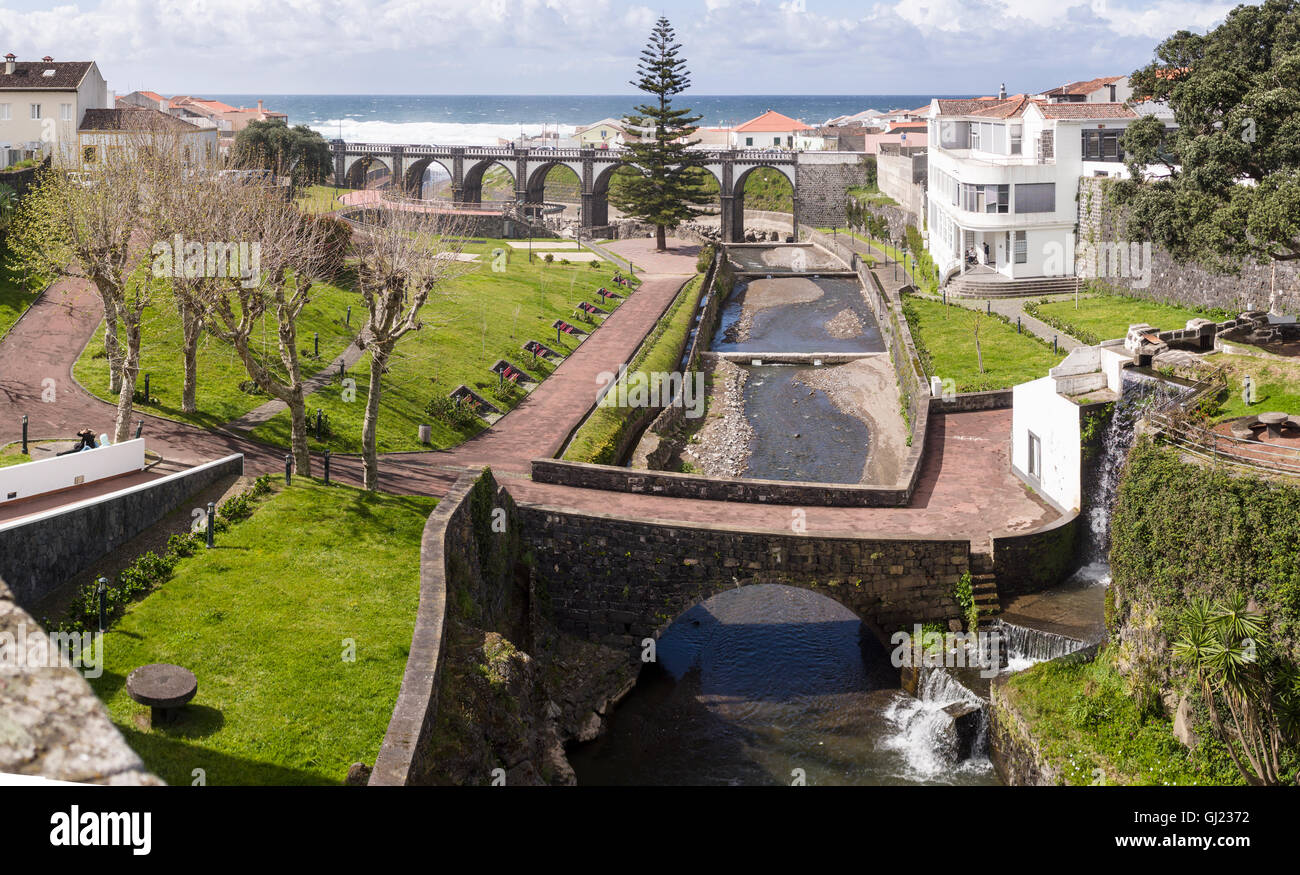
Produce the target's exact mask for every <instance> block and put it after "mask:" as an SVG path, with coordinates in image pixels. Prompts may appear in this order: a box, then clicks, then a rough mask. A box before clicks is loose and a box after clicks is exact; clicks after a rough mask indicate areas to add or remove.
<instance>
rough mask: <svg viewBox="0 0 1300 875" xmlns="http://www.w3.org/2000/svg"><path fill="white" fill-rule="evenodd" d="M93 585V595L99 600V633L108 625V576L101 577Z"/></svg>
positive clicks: (102, 632)
mask: <svg viewBox="0 0 1300 875" xmlns="http://www.w3.org/2000/svg"><path fill="white" fill-rule="evenodd" d="M96 583H97V584H98V585H97V586H96V587H95V595H96V596H97V598H98V601H99V634H101V635H103V634H104V629H105V628H107V626H108V578H107V577H101V578H100V579H99V580H98V581H96Z"/></svg>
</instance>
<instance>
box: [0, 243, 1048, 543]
mask: <svg viewBox="0 0 1300 875" xmlns="http://www.w3.org/2000/svg"><path fill="white" fill-rule="evenodd" d="M669 245H670V247H671V248H670V250H669V251H668V252H666V253H656V252H655V251H654V248H653V246H654V242H653V240H651V239H635V240H625V241H620V242H617V243H612V244H608V248H610V249H611V250H613V251H614V252H616V253H618V254H619V255H621V256H623V257H626V258H629V259H631V260H632V261H634V262H636V264H637V265H638V266H640V267H641V268H642V269H643V271H644V272H643V273H642V279H643V282H642V285H641V286H640V288H638V289H637V291H636V292H635V293H634V294H632V295H630V296H629V297H628V298H627V299H626V300H625V301H624V302H623V304H622V305H621V306H619V307H618V308H617V309H616V310H615V311H614V312H613V313H612V314H611V315H610V316H609V317H608V318H607V319H606V320H605V322H604V323H603V324H602V326H601V327H600V328H599V329H598V330H597V331H595V332H594V333H593V334H592V335H591V336H590V337H588V338H587V340H585V341H584V342H583V343H582V344H581V345H580V346H579V347H578V348H577V350H575V351H574V352H573V353H572V354H571V355H570V356H569V357H568V358H567V359H566V360H565V361H564V362H563V363H562V364H561V365H560V366H559V367H558V368H557V369H556V370H555V372H554V373H553V374H552V375H551V376H550V377H549V378H547V379H546V380H544V381H542V383H541V385H540V386H538V387H537V389H535V390H534V391H533V392H532V393H530V394H529V395H528V397H527V398H525V399H524V400H523V401H522V402H521V403H520V404H519V405H518V406H516V407H515V408H514V409H513V410H511V411H510V412H509V413H507V414H506V415H505V416H504V417H502V418H501V419H500V420H499V421H498V422H497V423H496V424H495V425H494V426H493V427H492V428H490V429H488V430H487V431H485V432H483V433H482V434H480V435H478V436H477V437H475V438H472V439H471V440H469V441H466V442H465V443H464V444H461V445H460V446H459V447H456V448H455V449H452V450H447V451H430V452H416V453H391V454H386V455H383V456H382V457H381V458H380V487H381V488H382V489H384V490H387V491H391V492H397V493H417V494H429V495H436V496H441V495H444V494H446V492H447V490H448V489H449V488H450V487H451V485H452V483H454V482H455V479H456V477H457V475H458V474H459V473H460V472H462V471H464V470H466V469H470V468H478V467H481V466H483V465H489V466H491V467H492V469H493V471H494V472H495V473H496V474H497V475H498V476H499V477H501V478H502V480H503V482H504V484H505V485H506V486H508V488H509V489H510V492H511V494H512V495H513V496H514V497H515V499H516V501H518V502H520V503H522V504H530V505H538V506H545V507H555V508H566V509H570V510H574V511H578V512H581V513H587V514H592V515H603V514H608V513H609V511H610V510H611V509H617V511H618V513H617V516H618V517H624V518H628V517H630V518H637V519H651V520H664V521H675V522H691V523H702V524H720V525H726V526H728V527H742V528H748V529H753V530H769V531H787V532H788V531H790V530H791V521H792V519H793V518H794V514H793V511H794V510H795V508H793V507H785V506H772V505H760V504H739V503H727V502H716V501H702V500H696V499H678V498H664V497H662V496H650V495H633V494H626V493H617V494H612V493H609V492H605V491H602V490H591V489H577V488H572V487H566V486H557V485H550V484H542V483H534V482H532V481H531V480H530V479H528V473H529V468H530V462H531V460H532V459H534V458H539V457H544V456H548V455H551V454H553V453H554V452H556V451H557V450H558V448H559V445H560V443H561V442H562V441H563V440H565V438H566V437H567V436H568V435H569V434H570V432H571V431H572V430H573V429H574V428H575V427H576V426H577V425H578V423H579V422H580V421H581V420H582V418H583V416H585V415H586V413H587V411H588V409H589V408H590V407H591V405H592V404H593V403H594V401H595V397H596V391H597V389H598V388H599V384H598V383H597V379H596V378H597V375H599V374H600V373H602V372H607V371H614V370H616V369H617V368H618V366H619V365H620V364H621V363H624V362H627V361H628V360H629V359H630V358H631V356H632V354H633V353H634V352H635V350H636V348H637V346H638V345H639V344H640V343H641V340H642V338H643V337H644V336H645V335H646V333H647V332H649V331H650V329H651V328H652V327H653V325H654V324H655V322H656V321H657V320H658V318H659V316H660V315H661V314H662V313H663V311H664V309H665V308H666V307H667V306H668V304H669V303H671V301H672V300H673V298H674V297H675V295H676V293H677V291H678V289H679V288H680V287H681V285H682V283H683V282H684V281H685V280H686V279H687V278H689V277H690V276H693V275H694V273H695V258H696V256H697V254H698V252H699V249H698V247H696V246H692V245H689V244H685V243H683V242H682V241H679V240H670V242H669ZM102 315H103V314H102V309H101V308H100V306H99V302H98V298H97V297H96V295H95V293H94V291H93V290H92V289H91V288H90V287H89V286H88V285H87V284H85V283H80V282H75V281H70V280H61V281H59V282H57V283H55V284H54V286H52V287H51V288H50V289H49V290H48V291H47V292H46V293H45V294H44V295H43V296H41V298H39V299H38V300H37V301H36V302H35V303H34V304H33V305H32V307H31V308H30V309H29V310H28V311H27V313H26V314H24V316H23V317H22V319H20V320H19V322H18V323H17V324H15V325H14V326H13V328H12V329H11V330H10V332H9V334H8V335H7V336H6V337H5V338H4V340H3V342H0V445H3V444H6V443H9V442H10V441H14V440H18V439H19V438H20V437H21V435H22V428H21V421H22V416H23V414H27V415H28V417H29V421H30V426H29V436H30V438H31V439H32V440H37V439H41V438H50V437H66V436H68V435H71V434H73V433H74V432H75V431H76V430H77V429H78V428H81V427H83V426H89V427H91V428H93V429H94V430H95V431H105V430H106V428H105V427H104V425H103V424H104V423H106V422H108V421H110V420H111V418H112V416H113V405H110V404H108V403H106V402H104V401H101V400H99V399H98V398H95V397H94V396H92V395H90V394H88V393H87V392H85V391H84V390H83V389H81V388H80V387H79V386H78V385H77V384H76V382H75V381H74V380H73V379H72V366H73V364H74V363H75V362H76V360H77V358H78V356H79V355H80V353H81V351H82V349H83V348H84V347H85V345H86V343H87V342H88V340H89V339H90V338H91V337H92V336H93V335H94V333H95V330H96V328H97V327H98V325H99V322H100V320H101V318H102ZM45 380H53V386H54V389H55V392H56V400H55V401H53V402H52V403H43V402H42V400H41V398H42V392H43V390H44V389H45V388H46V387H47V386H48V385H49V384H43V381H45ZM201 391H202V385H201V384H200V392H201ZM140 418H143V419H144V420H145V427H144V437H145V439H146V441H147V444H146V445H147V446H148V448H149V449H150V450H151V451H152V452H155V453H158V454H159V455H161V456H162V457H163V458H164V459H165V460H166V461H165V462H164V464H163V465H160V466H158V467H157V468H155V469H154V470H155V471H156V472H157V473H158V474H162V473H170V472H171V471H175V470H180V469H181V468H184V467H189V466H190V465H194V464H198V463H200V462H205V461H209V460H212V459H215V458H220V457H222V456H225V455H229V454H231V453H243V454H244V457H245V470H246V471H248V472H249V473H264V472H278V471H283V470H284V455H285V450H284V449H283V448H280V447H272V446H268V445H266V444H262V443H258V442H256V441H253V440H249V439H247V438H242V437H239V436H237V435H235V434H233V433H225V432H212V431H207V430H204V429H201V428H198V427H196V426H190V425H185V424H182V423H178V422H174V421H172V420H167V419H162V418H159V417H155V416H150V415H148V414H144V415H142V416H140ZM1010 420H1011V413H1010V411H1008V410H995V411H986V412H980V413H963V414H952V415H947V416H945V415H938V414H936V415H932V416H931V418H930V426H929V434H928V439H927V440H928V444H929V446H928V448H927V453H926V456H925V461H924V463H923V467H922V471H921V479H920V483H919V485H918V487H917V490H916V494H915V496H914V497H913V499H912V503H911V505H910V506H909V507H906V508H820V507H815V508H805V509H804V510H805V512H806V522H807V530H808V531H809V532H816V533H819V534H827V533H843V534H850V535H855V536H859V537H862V536H880V537H891V536H895V537H898V536H933V535H937V536H946V537H954V538H970V539H972V540H975V541H981V542H982V541H985V540H986V539H987V538H988V537H990V536H991V535H994V534H1003V533H1008V532H1025V531H1029V530H1032V529H1034V528H1037V527H1038V526H1040V525H1042V524H1043V523H1046V522H1048V521H1049V520H1051V519H1054V518H1055V517H1056V516H1057V514H1056V512H1055V511H1054V510H1053V509H1052V508H1051V507H1050V506H1048V505H1047V504H1046V503H1044V502H1043V501H1042V500H1041V499H1038V498H1037V497H1036V496H1034V495H1032V493H1030V492H1029V491H1028V490H1026V489H1025V487H1024V486H1023V485H1022V484H1021V483H1020V481H1019V480H1017V479H1016V478H1015V476H1014V475H1013V474H1012V473H1011V466H1010V459H1009V452H1010V433H1011V421H1010ZM97 424H98V425H97ZM313 466H314V471H313V473H315V474H317V475H319V473H320V461H319V457H314V458H313ZM330 470H331V478H332V479H337V480H338V481H340V482H343V483H349V484H354V485H355V484H359V483H360V480H361V461H360V459H359V458H358V457H356V456H335V457H334V458H333V459H332V461H331V466H330ZM611 516H612V514H611Z"/></svg>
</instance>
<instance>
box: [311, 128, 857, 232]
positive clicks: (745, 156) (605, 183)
mask: <svg viewBox="0 0 1300 875" xmlns="http://www.w3.org/2000/svg"><path fill="white" fill-rule="evenodd" d="M331 146H332V149H333V153H334V184H335V185H338V186H340V187H346V188H360V187H363V186H364V185H365V182H366V179H367V177H368V176H369V175H371V174H373V173H374V171H376V170H377V169H379V168H381V167H382V168H383V169H385V170H387V171H388V173H389V174H390V175H391V178H392V180H393V183H394V184H395V185H396V186H397V187H398V188H399V189H400V190H401V191H402V192H403V193H404V194H407V195H411V196H413V197H420V196H422V194H423V187H424V174H425V171H426V170H427V169H428V168H429V165H430V164H433V163H437V164H439V165H441V166H442V167H443V169H444V170H445V171H446V172H447V174H448V175H449V176H450V177H451V194H452V200H453V201H455V202H457V203H466V204H477V203H482V198H483V174H484V173H485V172H486V171H487V170H488V169H489V168H490V167H492V166H493V165H500V166H502V167H504V168H505V169H506V170H507V171H508V172H509V173H510V175H511V176H512V177H513V178H514V184H515V202H517V203H528V204H540V203H542V202H543V200H544V189H545V184H546V177H547V175H548V174H549V173H550V172H551V170H553V169H554V168H556V167H558V166H564V167H568V168H569V169H570V170H572V171H573V172H574V174H575V175H576V176H577V177H578V180H579V181H580V182H581V186H582V210H581V214H580V215H581V223H582V227H583V228H599V227H603V226H605V225H608V224H609V183H610V179H611V178H612V177H613V175H614V171H615V170H617V169H618V168H619V167H622V166H625V165H626V164H627V163H628V157H629V153H628V152H627V151H626V150H622V149H585V148H584V149H555V148H535V149H527V148H517V147H514V146H424V145H395V144H389V143H349V142H345V141H343V140H334V141H332V143H331ZM702 157H703V159H704V162H703V163H704V168H705V169H706V170H707V171H708V172H709V173H711V174H712V175H713V177H714V179H716V180H717V183H718V192H719V201H720V204H719V205H720V208H721V221H722V239H723V240H725V241H729V242H739V241H740V240H741V239H743V237H744V233H745V218H744V217H745V194H744V192H745V180H746V179H747V178H748V176H749V174H750V173H752V172H753V171H754V170H756V169H758V168H759V167H771V168H773V169H775V170H777V171H779V172H780V173H781V174H782V175H783V176H784V177H785V178H786V179H787V180H788V181H789V182H790V186H791V189H792V190H793V192H794V216H793V227H794V230H796V231H797V230H798V227H799V224H800V223H801V222H802V223H804V224H809V225H813V226H827V225H833V224H838V223H841V222H843V221H844V218H845V209H844V206H845V200H846V198H847V195H848V188H849V186H851V185H858V184H861V183H863V182H865V181H866V165H865V161H864V158H865V156H864V155H863V154H862V153H860V152H784V151H762V150H737V149H722V150H709V151H704V152H702Z"/></svg>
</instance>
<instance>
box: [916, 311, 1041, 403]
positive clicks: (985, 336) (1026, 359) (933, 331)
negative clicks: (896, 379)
mask: <svg viewBox="0 0 1300 875" xmlns="http://www.w3.org/2000/svg"><path fill="white" fill-rule="evenodd" d="M903 312H904V314H905V315H906V316H907V322H908V325H909V327H910V328H911V329H912V339H913V341H914V342H915V343H916V346H917V352H919V353H920V354H921V359H922V361H923V362H924V363H925V369H926V372H927V373H928V374H930V375H932V376H937V377H939V378H940V379H943V380H953V381H955V382H956V385H957V391H958V392H981V391H986V390H990V389H1006V388H1009V387H1011V386H1014V385H1016V384H1017V383H1024V382H1026V381H1028V380H1036V379H1038V378H1039V377H1045V376H1047V371H1048V369H1049V368H1053V367H1055V366H1056V365H1058V364H1060V363H1061V360H1062V359H1063V358H1065V352H1064V351H1061V352H1059V353H1054V352H1052V347H1051V345H1050V344H1045V343H1043V342H1042V341H1041V340H1039V339H1038V338H1037V337H1035V336H1034V335H1032V334H1030V333H1029V332H1027V331H1026V332H1025V333H1023V334H1017V333H1016V329H1015V326H1013V325H1008V324H1007V323H1006V322H1004V321H1002V320H1001V319H999V318H998V317H997V316H996V315H994V316H986V315H984V314H983V313H977V311H975V310H970V309H967V308H965V307H961V306H958V305H956V304H950V305H947V306H945V305H944V304H942V303H941V302H938V301H931V300H927V299H925V298H919V297H916V296H914V295H908V296H907V297H905V298H904V299H903ZM977 315H978V316H979V320H980V350H981V352H982V353H983V357H984V372H983V373H981V372H980V369H979V360H978V357H977V356H976V351H975V319H976V316H977Z"/></svg>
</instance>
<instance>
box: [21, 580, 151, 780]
mask: <svg viewBox="0 0 1300 875" xmlns="http://www.w3.org/2000/svg"><path fill="white" fill-rule="evenodd" d="M24 645H26V646H24ZM54 649H56V648H55V647H54V644H53V642H52V641H51V639H50V638H49V636H48V635H46V633H45V630H43V629H42V628H41V627H40V626H39V625H38V624H37V622H36V621H35V620H33V619H32V617H31V615H29V614H28V613H27V612H26V611H24V610H23V609H22V608H20V607H19V606H18V605H16V604H15V603H14V600H13V595H12V593H10V591H9V588H8V587H7V586H5V583H4V581H3V580H0V773H6V774H11V775H30V776H39V777H42V778H47V779H50V780H54V781H76V782H80V783H88V784H111V785H115V786H127V785H137V786H138V785H145V784H154V785H156V784H161V783H162V781H160V780H159V779H158V778H157V777H155V776H154V775H152V774H150V773H149V772H148V771H147V770H146V769H145V766H144V763H143V762H142V761H141V759H140V757H139V756H138V755H137V754H136V752H135V751H133V750H131V748H130V746H129V745H128V744H127V743H126V739H124V738H123V737H122V734H121V733H120V732H118V730H117V727H116V726H114V725H113V721H112V720H111V719H110V718H109V716H108V709H106V708H105V707H104V704H103V703H102V702H100V701H99V699H98V698H97V697H96V696H95V694H94V692H93V691H92V690H91V689H90V685H89V684H88V683H86V681H85V678H83V677H82V676H81V674H79V673H78V671H77V670H76V669H74V668H73V667H72V666H71V665H67V664H62V665H60V664H59V663H58V661H55V660H48V659H47V660H44V661H43V662H42V664H40V665H30V664H28V661H29V659H30V656H31V654H34V653H41V652H44V653H49V652H51V650H54ZM20 650H21V651H22V653H23V654H24V658H22V659H19V658H17V655H18V652H19V651H20ZM99 667H100V668H101V669H102V667H103V666H102V665H100V666H99Z"/></svg>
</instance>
